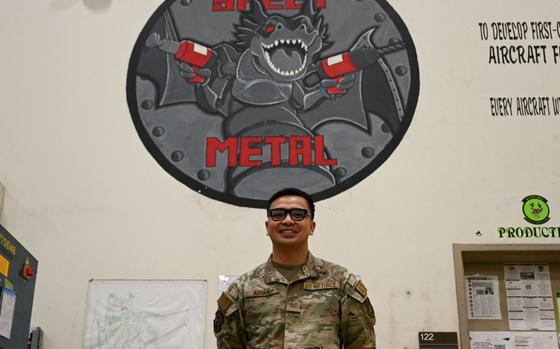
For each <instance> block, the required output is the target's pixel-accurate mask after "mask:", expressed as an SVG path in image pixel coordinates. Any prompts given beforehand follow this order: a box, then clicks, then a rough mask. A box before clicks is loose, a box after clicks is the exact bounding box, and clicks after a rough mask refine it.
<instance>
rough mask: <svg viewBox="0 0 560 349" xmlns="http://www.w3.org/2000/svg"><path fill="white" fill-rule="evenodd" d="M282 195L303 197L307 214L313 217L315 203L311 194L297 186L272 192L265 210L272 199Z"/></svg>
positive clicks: (268, 207)
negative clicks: (307, 210) (307, 209)
mask: <svg viewBox="0 0 560 349" xmlns="http://www.w3.org/2000/svg"><path fill="white" fill-rule="evenodd" d="M282 196H300V197H302V198H304V199H305V201H307V206H309V215H310V216H311V219H313V218H315V204H314V203H313V198H312V197H311V195H309V194H307V193H306V192H304V191H303V190H299V189H297V188H284V189H281V190H279V191H277V192H276V193H274V194H272V196H271V197H270V199H268V203H267V205H266V210H267V211H268V210H269V209H270V205H271V204H272V202H273V201H274V200H276V199H278V198H279V197H282Z"/></svg>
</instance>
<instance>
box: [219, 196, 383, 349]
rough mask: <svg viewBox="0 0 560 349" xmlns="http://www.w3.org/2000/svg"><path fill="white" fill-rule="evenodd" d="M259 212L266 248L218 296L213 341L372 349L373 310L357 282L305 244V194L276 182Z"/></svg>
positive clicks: (261, 347)
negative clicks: (264, 257)
mask: <svg viewBox="0 0 560 349" xmlns="http://www.w3.org/2000/svg"><path fill="white" fill-rule="evenodd" d="M267 211H268V220H267V221H266V223H265V225H266V230H267V235H268V236H269V237H270V239H271V241H272V255H271V256H270V258H269V260H268V261H267V262H266V263H264V264H262V265H260V266H258V267H257V268H256V269H254V270H252V271H250V272H248V273H246V274H243V275H241V276H240V277H239V279H237V280H236V281H235V282H234V283H233V284H232V285H231V286H230V287H229V288H228V289H227V291H225V292H224V293H223V294H222V295H221V296H220V298H219V300H218V311H217V312H216V318H215V319H214V333H215V334H216V338H217V341H218V348H220V349H245V348H251V349H276V348H282V349H336V348H345V349H366V348H367V349H371V348H373V349H375V347H376V346H375V334H374V330H373V326H374V324H375V314H374V312H373V307H372V305H371V303H370V301H369V299H368V297H367V289H366V287H365V286H364V284H363V283H362V282H361V281H359V280H358V279H357V278H356V276H354V275H353V274H351V273H349V272H348V271H347V270H346V269H345V268H344V267H341V266H339V265H336V264H333V263H330V262H327V261H325V260H322V259H320V258H317V257H315V256H313V255H312V254H311V253H310V252H309V250H308V243H307V240H308V238H309V236H310V235H313V232H314V230H315V221H314V220H313V218H314V214H315V206H314V204H313V200H312V199H311V197H310V196H309V195H308V194H306V193H304V192H302V191H299V190H297V189H284V190H281V191H279V192H278V193H276V194H274V195H273V196H272V197H271V198H270V200H269V202H268V210H267Z"/></svg>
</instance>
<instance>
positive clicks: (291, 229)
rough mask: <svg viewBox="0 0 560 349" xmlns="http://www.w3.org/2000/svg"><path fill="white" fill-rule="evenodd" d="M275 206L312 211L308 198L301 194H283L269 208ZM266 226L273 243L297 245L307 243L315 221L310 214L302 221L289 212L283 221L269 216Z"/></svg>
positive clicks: (276, 244)
mask: <svg viewBox="0 0 560 349" xmlns="http://www.w3.org/2000/svg"><path fill="white" fill-rule="evenodd" d="M274 208H285V209H292V208H303V209H306V210H307V212H308V213H310V212H309V206H308V205H307V200H305V198H302V197H301V196H292V195H289V196H281V197H279V198H278V199H276V200H274V201H273V202H272V204H271V205H270V208H269V209H274ZM265 226H266V231H267V232H268V235H269V236H270V240H271V241H272V244H273V245H275V246H293V247H297V246H301V245H305V244H307V239H308V238H309V236H310V235H313V231H314V230H315V221H313V220H312V219H311V217H309V216H306V217H305V218H304V219H303V220H301V221H295V220H293V219H292V216H291V215H290V214H287V215H286V217H285V218H284V219H283V220H281V221H274V220H272V218H270V217H268V220H267V221H266V223H265Z"/></svg>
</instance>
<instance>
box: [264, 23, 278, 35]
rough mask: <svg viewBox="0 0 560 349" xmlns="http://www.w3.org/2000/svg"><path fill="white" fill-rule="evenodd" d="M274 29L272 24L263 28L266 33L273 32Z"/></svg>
mask: <svg viewBox="0 0 560 349" xmlns="http://www.w3.org/2000/svg"><path fill="white" fill-rule="evenodd" d="M274 29H275V26H274V24H267V25H266V27H264V31H265V32H267V33H272V32H274Z"/></svg>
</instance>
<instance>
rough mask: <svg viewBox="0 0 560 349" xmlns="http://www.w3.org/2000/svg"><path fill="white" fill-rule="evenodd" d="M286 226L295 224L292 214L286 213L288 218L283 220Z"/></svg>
mask: <svg viewBox="0 0 560 349" xmlns="http://www.w3.org/2000/svg"><path fill="white" fill-rule="evenodd" d="M282 223H284V224H294V223H295V221H294V220H293V218H292V214H291V213H290V212H286V217H284V219H283V220H282Z"/></svg>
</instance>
